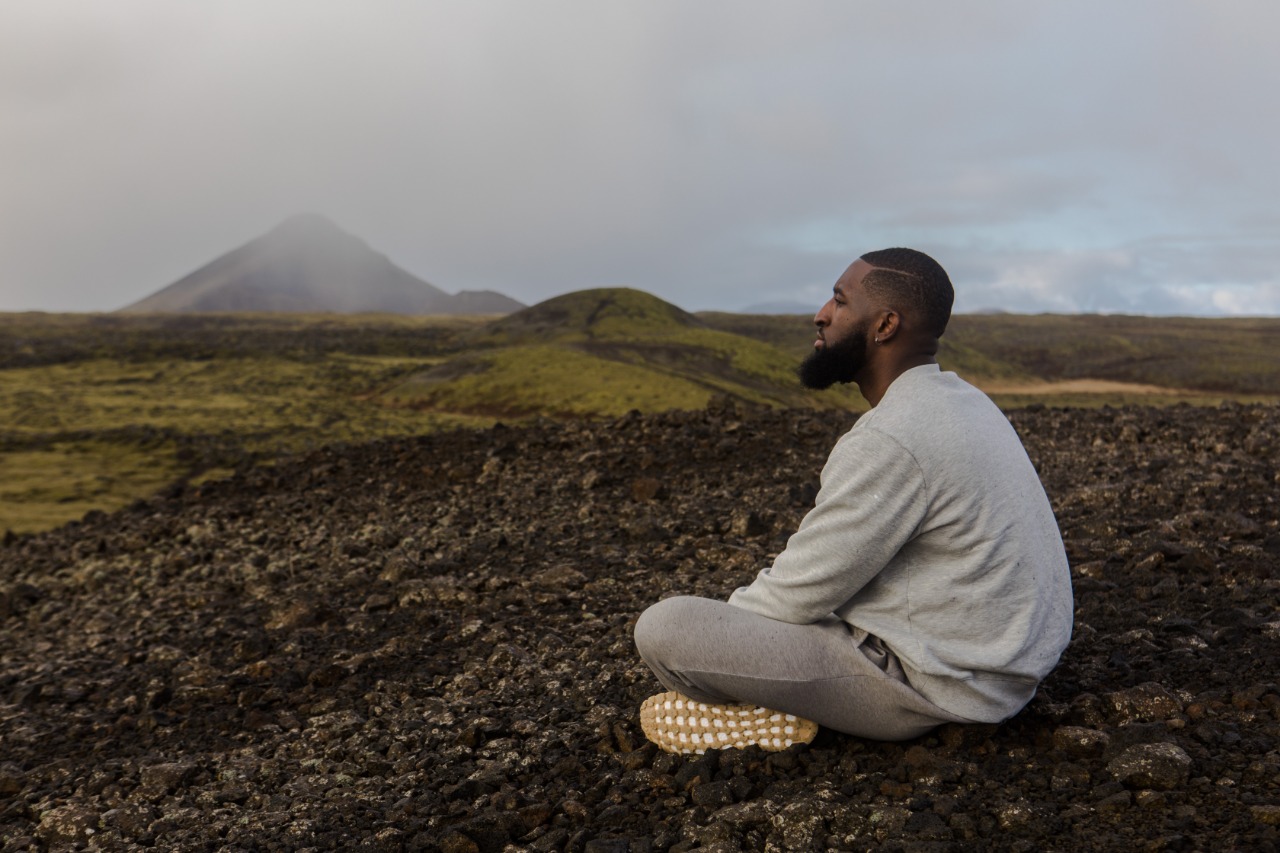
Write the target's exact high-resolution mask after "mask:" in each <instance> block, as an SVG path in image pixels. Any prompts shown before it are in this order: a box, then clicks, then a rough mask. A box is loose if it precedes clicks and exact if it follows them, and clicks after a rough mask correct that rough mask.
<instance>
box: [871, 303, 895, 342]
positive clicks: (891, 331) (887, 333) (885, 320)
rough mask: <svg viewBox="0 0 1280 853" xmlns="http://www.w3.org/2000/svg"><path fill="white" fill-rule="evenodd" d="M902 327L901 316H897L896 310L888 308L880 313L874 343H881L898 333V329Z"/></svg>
mask: <svg viewBox="0 0 1280 853" xmlns="http://www.w3.org/2000/svg"><path fill="white" fill-rule="evenodd" d="M901 328H902V318H901V317H899V316H898V312H897V311H893V310H889V311H885V312H884V313H883V314H881V315H880V320H879V322H878V323H876V335H875V337H876V343H880V344H883V343H885V342H887V341H889V340H890V339H891V338H893V336H894V335H896V334H898V330H899V329H901Z"/></svg>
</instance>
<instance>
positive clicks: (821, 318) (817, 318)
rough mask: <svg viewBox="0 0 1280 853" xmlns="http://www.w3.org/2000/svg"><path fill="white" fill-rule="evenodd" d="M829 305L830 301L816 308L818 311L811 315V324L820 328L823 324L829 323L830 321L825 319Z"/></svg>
mask: <svg viewBox="0 0 1280 853" xmlns="http://www.w3.org/2000/svg"><path fill="white" fill-rule="evenodd" d="M830 307H831V303H830V302H828V303H827V304H825V305H823V306H822V307H821V308H819V309H818V313H817V314H814V315H813V325H815V326H817V327H818V328H819V329H821V328H822V327H823V326H827V325H830V323H831V321H830V320H829V319H827V309H828V308H830Z"/></svg>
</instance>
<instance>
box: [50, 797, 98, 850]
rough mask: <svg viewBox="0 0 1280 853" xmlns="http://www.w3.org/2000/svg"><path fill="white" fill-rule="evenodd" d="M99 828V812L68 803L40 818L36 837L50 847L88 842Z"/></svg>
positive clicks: (84, 806) (81, 805) (78, 804)
mask: <svg viewBox="0 0 1280 853" xmlns="http://www.w3.org/2000/svg"><path fill="white" fill-rule="evenodd" d="M97 826H98V812H97V811H96V810H94V809H91V808H89V807H88V806H86V805H83V804H80V803H68V804H67V805H64V806H58V807H57V808H55V809H50V810H49V811H47V812H45V813H44V814H42V815H41V816H40V825H39V826H37V827H36V835H38V836H39V837H40V840H41V841H43V842H44V843H45V844H48V845H50V846H53V845H61V844H75V843H83V842H85V841H88V840H89V838H90V837H91V836H92V835H93V834H94V832H95V830H96V828H97Z"/></svg>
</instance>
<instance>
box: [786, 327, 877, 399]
mask: <svg viewBox="0 0 1280 853" xmlns="http://www.w3.org/2000/svg"><path fill="white" fill-rule="evenodd" d="M866 361H867V330H866V329H855V330H854V331H852V332H850V333H849V335H848V337H846V338H844V339H843V340H840V341H836V342H835V343H833V344H827V345H825V346H821V347H817V348H815V349H814V351H813V352H811V353H809V354H808V355H807V356H805V359H804V361H802V362H801V363H800V367H799V369H798V370H797V371H796V373H797V374H799V376H800V384H801V385H803V386H804V387H806V388H812V389H814V390H815V391H821V390H823V389H824V388H830V387H831V386H832V385H834V384H836V383H837V382H844V383H848V382H853V381H854V380H855V379H856V378H857V376H858V374H859V373H860V372H861V371H862V368H863V365H865V364H866Z"/></svg>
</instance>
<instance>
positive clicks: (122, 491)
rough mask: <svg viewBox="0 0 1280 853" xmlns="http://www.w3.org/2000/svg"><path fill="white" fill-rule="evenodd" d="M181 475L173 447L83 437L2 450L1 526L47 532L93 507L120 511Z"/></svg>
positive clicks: (0, 461)
mask: <svg viewBox="0 0 1280 853" xmlns="http://www.w3.org/2000/svg"><path fill="white" fill-rule="evenodd" d="M180 473H181V466H179V465H178V463H177V462H176V460H175V459H174V458H173V447H172V446H166V447H162V448H139V447H128V446H122V445H120V444H116V443H110V442H104V441H79V442H55V443H53V444H51V445H49V446H47V447H45V448H42V449H39V450H26V451H15V452H9V453H0V530H13V531H14V532H16V533H22V532H27V531H33V530H44V529H47V528H50V527H56V526H57V525H59V524H63V523H65V522H67V521H71V520H73V519H77V518H80V517H81V516H83V515H84V514H85V513H86V512H88V511H89V510H92V509H101V510H112V509H118V508H119V507H122V506H125V505H126V504H128V503H130V502H132V501H133V500H135V499H137V498H141V497H145V496H147V495H150V494H152V493H153V492H155V491H156V490H157V489H159V488H161V487H163V486H165V485H166V484H168V483H170V482H172V481H173V480H174V479H175V478H177V477H178V476H179V474H180Z"/></svg>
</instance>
